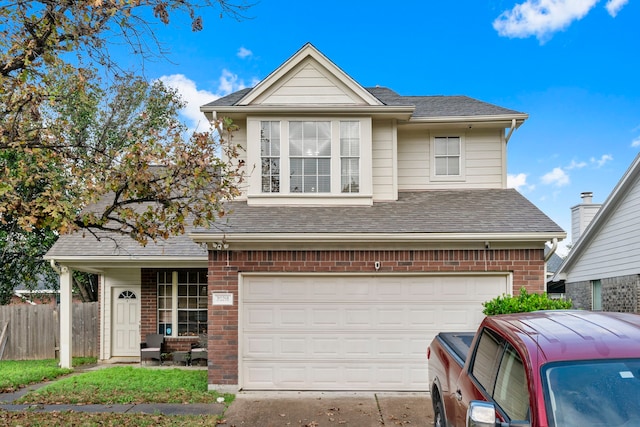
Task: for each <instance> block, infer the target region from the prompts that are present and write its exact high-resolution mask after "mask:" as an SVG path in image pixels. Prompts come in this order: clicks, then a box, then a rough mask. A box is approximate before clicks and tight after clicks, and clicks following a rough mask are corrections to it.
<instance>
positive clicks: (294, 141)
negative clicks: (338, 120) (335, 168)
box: [289, 121, 331, 193]
mask: <svg viewBox="0 0 640 427" xmlns="http://www.w3.org/2000/svg"><path fill="white" fill-rule="evenodd" d="M289 191H290V192H291V193H329V192H330V191H331V122H330V121H291V122H289Z"/></svg>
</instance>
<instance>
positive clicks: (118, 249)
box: [46, 231, 207, 258]
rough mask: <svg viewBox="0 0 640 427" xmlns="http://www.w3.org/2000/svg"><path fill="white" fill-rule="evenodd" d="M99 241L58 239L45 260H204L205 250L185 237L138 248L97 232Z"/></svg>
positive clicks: (83, 235)
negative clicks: (161, 258) (176, 258)
mask: <svg viewBox="0 0 640 427" xmlns="http://www.w3.org/2000/svg"><path fill="white" fill-rule="evenodd" d="M96 234H97V236H98V237H100V240H98V239H97V238H96V237H94V236H93V235H92V234H90V233H87V232H76V233H73V234H65V235H62V236H60V238H59V239H58V240H57V241H56V243H55V244H54V245H53V247H52V248H51V249H49V252H47V256H46V257H47V258H59V257H69V256H73V257H78V258H82V257H114V256H121V257H125V258H144V257H147V258H158V257H184V258H194V257H205V258H206V256H207V250H206V248H204V247H203V246H202V245H199V244H197V243H195V242H193V240H191V239H190V238H189V237H188V236H187V235H186V234H183V235H180V236H174V237H171V238H169V239H167V240H165V241H158V242H157V243H154V242H149V243H148V244H147V245H146V246H142V245H141V244H140V243H138V242H137V241H135V240H133V239H132V238H130V237H128V236H124V235H120V234H116V233H114V232H111V233H107V232H104V231H99V232H97V233H96Z"/></svg>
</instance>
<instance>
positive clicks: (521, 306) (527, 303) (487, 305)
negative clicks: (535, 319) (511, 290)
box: [482, 288, 573, 316]
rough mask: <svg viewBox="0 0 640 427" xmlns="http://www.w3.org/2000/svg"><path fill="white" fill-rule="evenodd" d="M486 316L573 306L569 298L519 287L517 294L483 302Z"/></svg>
mask: <svg viewBox="0 0 640 427" xmlns="http://www.w3.org/2000/svg"><path fill="white" fill-rule="evenodd" d="M482 305H483V306H484V310H483V311H482V312H483V313H484V314H486V315H487V316H491V315H493V314H508V313H525V312H529V311H536V310H563V309H569V308H571V307H572V306H573V304H572V302H571V300H560V299H551V298H549V296H548V295H547V294H546V292H545V293H542V294H530V293H527V290H526V289H525V288H522V289H520V295H519V296H517V297H516V296H511V295H506V294H503V295H502V296H499V297H496V298H494V299H492V300H490V301H486V302H483V303H482Z"/></svg>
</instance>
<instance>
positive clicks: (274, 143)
mask: <svg viewBox="0 0 640 427" xmlns="http://www.w3.org/2000/svg"><path fill="white" fill-rule="evenodd" d="M260 158H261V163H262V192H263V193H279V192H280V122H277V121H262V122H260Z"/></svg>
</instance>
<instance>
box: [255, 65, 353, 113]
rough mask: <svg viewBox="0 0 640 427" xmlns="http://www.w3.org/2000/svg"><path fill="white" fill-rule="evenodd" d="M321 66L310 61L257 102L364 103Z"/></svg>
mask: <svg viewBox="0 0 640 427" xmlns="http://www.w3.org/2000/svg"><path fill="white" fill-rule="evenodd" d="M323 71H325V72H326V70H323V68H321V66H320V65H319V64H317V63H315V62H314V61H308V62H307V63H306V64H304V66H303V67H302V68H301V69H299V70H297V72H294V73H292V74H291V76H290V77H289V78H288V79H286V80H285V81H284V82H283V83H282V84H280V85H278V86H277V87H275V88H274V89H272V90H270V91H269V92H268V94H267V95H266V96H265V97H264V98H261V99H258V100H257V103H260V104H264V105H287V104H292V105H300V104H363V102H362V100H359V99H357V98H356V97H355V95H354V94H353V93H352V92H351V91H350V90H349V89H348V88H346V87H345V86H344V85H342V84H341V83H340V82H338V81H337V80H336V79H335V77H333V76H331V75H330V74H324V73H323Z"/></svg>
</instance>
